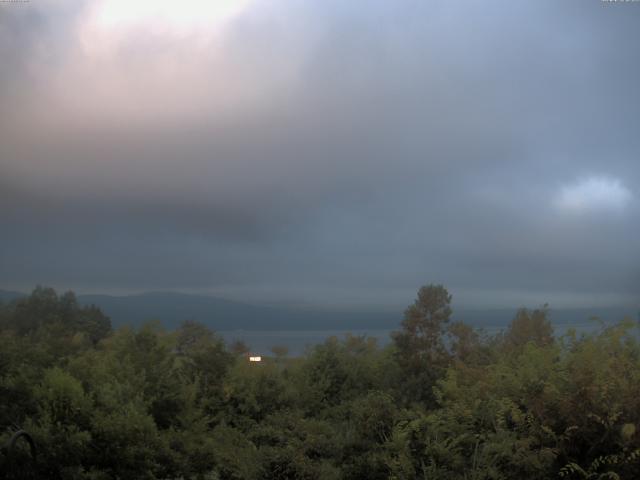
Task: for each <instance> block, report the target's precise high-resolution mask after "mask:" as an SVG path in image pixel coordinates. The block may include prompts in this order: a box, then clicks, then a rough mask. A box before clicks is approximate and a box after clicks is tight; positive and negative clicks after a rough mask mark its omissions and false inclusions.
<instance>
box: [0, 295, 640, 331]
mask: <svg viewBox="0 0 640 480" xmlns="http://www.w3.org/2000/svg"><path fill="white" fill-rule="evenodd" d="M24 295H26V294H25V293H21V292H15V291H8V290H0V301H4V302H8V301H11V300H14V299H16V298H19V297H21V296H24ZM78 301H79V302H80V303H81V304H84V305H90V304H94V305H97V306H98V307H100V309H101V310H102V311H103V312H104V313H105V314H106V315H108V316H109V317H110V318H111V321H112V323H113V325H114V326H116V327H117V326H121V325H126V324H129V325H140V324H141V323H143V322H145V321H148V320H158V321H160V322H161V323H162V324H163V325H164V326H165V327H167V328H175V327H176V326H177V325H179V324H180V322H182V321H184V320H197V321H199V322H202V323H204V324H206V325H207V326H209V327H210V328H212V329H214V330H218V331H222V330H269V331H276V330H376V329H380V330H384V329H395V328H397V327H398V325H399V323H400V321H401V319H402V313H403V312H402V310H398V311H394V310H391V309H385V310H375V309H366V308H361V309H353V308H351V309H346V308H343V309H338V308H335V309H327V308H320V307H313V306H306V307H301V306H287V305H281V306H272V305H260V304H253V303H243V302H238V301H231V300H226V299H222V298H217V297H211V296H206V295H194V294H185V293H176V292H147V293H142V294H136V295H122V296H116V295H101V294H87V295H78ZM518 307H519V306H514V307H513V308H501V309H495V308H494V309H478V308H476V309H471V308H456V307H455V304H454V308H453V316H452V318H453V320H463V321H464V322H466V323H469V324H471V325H474V326H477V327H500V326H506V325H507V323H508V322H509V321H510V320H511V319H512V318H513V316H514V314H515V312H516V310H517V308H518ZM534 307H535V306H534ZM637 315H638V312H635V311H634V310H633V309H632V308H625V307H617V306H612V307H598V308H562V309H553V308H552V310H551V320H552V322H553V323H554V324H558V325H560V324H562V325H567V324H583V323H585V322H587V321H588V320H589V319H590V318H591V317H594V316H595V317H599V318H600V319H602V320H603V321H605V322H616V321H619V320H622V319H623V318H624V317H632V318H637Z"/></svg>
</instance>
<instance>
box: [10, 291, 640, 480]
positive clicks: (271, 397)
mask: <svg viewBox="0 0 640 480" xmlns="http://www.w3.org/2000/svg"><path fill="white" fill-rule="evenodd" d="M451 301H452V298H451V295H450V294H449V293H448V291H447V289H446V288H444V287H443V286H441V285H427V286H424V287H422V288H421V289H420V290H419V291H418V294H417V298H416V300H415V302H414V303H413V304H412V305H410V306H409V307H408V308H407V309H406V311H405V312H404V318H403V320H402V322H401V324H400V326H399V329H398V330H397V331H396V332H394V333H393V334H392V342H390V343H389V344H388V345H387V346H385V347H380V346H379V345H378V344H377V343H376V340H375V339H374V338H370V337H363V336H353V335H346V336H345V337H344V338H335V337H332V338H329V339H327V340H326V341H325V342H324V343H322V344H319V345H316V346H314V347H312V348H311V349H310V350H309V351H308V352H307V353H306V354H305V355H303V356H300V357H294V358H289V357H288V356H287V352H286V349H275V352H276V353H277V354H276V355H274V356H273V357H269V358H265V359H264V361H263V362H261V363H250V362H248V359H247V357H246V355H245V354H244V353H243V352H244V351H245V350H246V348H241V347H242V345H234V346H229V345H226V344H225V342H224V341H223V339H222V338H221V337H220V336H218V335H217V334H216V333H215V332H213V331H211V330H210V329H209V328H207V327H206V326H204V325H202V324H200V323H197V322H193V321H187V322H184V323H183V324H182V325H181V326H180V328H178V329H177V330H175V331H165V330H164V329H163V328H162V327H161V326H160V325H159V324H158V323H152V322H151V323H147V324H145V325H144V326H142V327H140V328H137V329H134V328H129V327H123V328H119V329H117V330H114V329H112V327H111V324H110V321H109V319H108V317H106V316H105V315H104V314H103V313H102V312H101V311H100V310H99V309H98V308H96V307H86V306H81V305H79V304H78V302H77V300H76V297H75V295H74V294H73V293H71V292H68V293H64V294H62V295H58V294H57V293H56V292H55V291H54V290H52V289H50V288H43V287H38V288H36V289H35V290H34V291H33V292H32V293H31V295H30V296H28V297H25V298H22V299H18V300H15V301H13V302H10V303H8V304H4V305H0V428H2V432H1V433H0V446H2V450H1V451H0V473H1V474H2V475H4V477H5V478H46V479H93V480H99V479H194V480H195V479H211V480H213V479H225V480H226V479H229V480H232V479H234V480H235V479H238V480H240V479H247V480H249V479H256V480H257V479H283V480H284V479H309V480H311V479H372V480H376V479H397V480H400V479H407V480H409V479H445V480H447V479H452V480H453V479H456V480H457V479H460V480H462V479H465V480H466V479H469V480H471V479H549V478H566V479H601V478H611V479H633V478H639V477H640V432H639V430H638V427H639V422H640V368H639V367H640V346H639V345H638V341H637V338H638V335H637V333H638V325H637V323H636V322H634V321H632V320H631V319H626V320H622V321H621V322H620V323H618V324H616V325H614V326H607V327H605V326H604V325H603V326H602V327H601V328H600V329H599V330H598V331H596V332H593V333H589V334H580V335H578V334H577V333H576V332H575V331H569V333H568V334H566V335H564V336H562V337H560V338H557V337H555V336H554V334H553V328H552V324H551V322H550V313H549V310H548V308H547V307H546V306H544V307H541V308H539V309H535V310H527V309H521V310H519V311H518V312H517V313H516V315H515V317H514V319H513V321H512V322H511V324H510V325H509V326H508V327H507V328H506V329H505V330H504V331H503V332H501V333H500V334H497V335H492V336H489V335H487V334H485V333H483V332H482V331H480V330H476V329H474V328H473V327H472V326H470V325H467V324H464V323H461V322H451V321H450V317H451V312H452V309H451ZM20 432H25V433H26V434H28V438H29V439H32V440H33V446H34V447H35V448H34V449H32V446H31V445H30V443H29V442H28V441H24V440H21V439H20V438H18V437H19V436H20V435H19V434H20ZM26 438H27V437H26V436H25V439H26Z"/></svg>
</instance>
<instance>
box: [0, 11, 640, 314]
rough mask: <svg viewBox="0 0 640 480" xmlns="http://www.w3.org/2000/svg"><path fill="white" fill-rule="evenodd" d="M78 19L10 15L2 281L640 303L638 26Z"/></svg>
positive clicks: (515, 15)
mask: <svg viewBox="0 0 640 480" xmlns="http://www.w3.org/2000/svg"><path fill="white" fill-rule="evenodd" d="M33 3H37V2H33ZM95 5H97V4H96V3H95V2H86V3H79V2H76V3H68V4H66V5H65V7H64V8H61V7H60V6H59V5H58V4H57V3H42V4H39V5H37V6H33V7H31V6H28V7H22V6H21V7H20V8H21V9H22V10H18V7H15V8H14V7H12V6H2V9H3V11H2V12H1V15H0V38H2V39H3V40H4V39H7V38H12V41H11V42H9V45H10V47H7V45H8V44H7V43H6V42H5V43H3V45H4V46H3V47H2V50H1V51H0V52H1V55H2V58H3V63H4V65H8V66H9V67H10V68H7V69H3V71H2V73H0V78H2V79H3V82H5V81H6V82H5V83H3V87H0V106H2V108H3V110H4V111H3V115H2V120H0V123H1V124H2V126H3V128H2V130H1V131H0V172H1V174H2V176H1V177H0V187H2V189H1V192H0V199H1V201H2V205H3V207H2V211H1V213H0V216H1V220H2V224H3V239H2V240H1V243H0V246H1V247H2V248H1V250H0V262H1V265H2V269H0V271H1V272H2V273H1V275H2V276H1V277H0V282H2V284H3V285H5V286H7V287H25V286H30V285H32V284H34V283H49V284H54V285H59V286H63V287H73V288H76V289H79V290H83V289H85V290H94V291H95V290H101V289H102V290H144V289H156V288H177V289H192V290H200V291H215V292H223V293H227V294H230V295H236V296H247V297H252V298H261V299H267V300H268V299H293V298H295V297H297V298H302V299H303V300H308V301H314V302H322V303H331V302H378V303H386V304H396V303H397V304H402V303H406V301H408V300H409V299H410V298H411V296H412V295H413V291H414V290H415V289H416V288H417V287H418V286H419V285H421V284H423V283H426V282H432V281H434V282H443V283H446V284H447V285H449V286H450V287H451V289H452V290H453V291H454V293H455V294H456V295H457V298H458V299H459V301H461V302H465V301H466V302H467V303H473V302H477V301H479V300H478V299H482V300H483V301H484V302H486V303H493V304H512V303H519V302H530V301H533V302H536V303H541V302H544V301H551V302H557V303H563V302H564V303H570V302H574V303H575V302H577V303H580V302H582V303H590V302H591V303H599V302H600V303H602V302H633V301H636V302H637V298H638V297H637V295H638V293H639V282H638V278H639V277H638V275H640V267H639V260H640V258H639V253H640V252H639V251H638V250H639V249H638V246H637V245H638V242H637V240H636V239H637V238H638V237H639V236H640V228H639V227H638V226H637V225H638V223H637V222H635V221H634V219H637V218H638V213H640V208H639V204H638V196H639V195H640V191H639V189H638V187H637V185H638V184H639V181H640V167H639V165H640V164H639V163H638V154H639V153H640V132H638V128H639V127H638V125H639V124H638V122H637V117H638V113H639V112H640V97H639V92H638V88H637V85H638V77H639V75H640V65H639V62H638V60H637V47H636V46H637V45H638V41H639V40H640V38H639V37H640V33H639V31H638V29H637V25H638V21H640V7H637V6H636V5H634V4H619V5H613V4H611V5H609V4H604V3H602V2H598V1H593V2H585V1H579V2H578V1H574V2H562V3H558V2H527V3H524V2H521V3H517V4H516V3H515V2H512V3H509V4H506V3H504V2H453V3H452V2H412V1H405V2H392V3H390V2H367V3H366V6H363V5H360V4H357V3H356V2H338V1H336V2H331V1H326V2H314V3H310V2H294V1H291V2H271V3H268V4H266V3H261V2H255V3H252V4H249V5H248V6H247V7H246V8H245V10H244V11H243V12H242V13H241V14H239V16H238V17H236V18H234V19H233V20H232V21H230V22H229V23H228V24H226V25H225V26H224V28H221V31H220V32H219V33H218V34H217V35H216V36H215V37H210V36H209V32H205V33H203V32H201V31H197V32H194V33H193V35H191V36H189V35H187V36H186V37H185V35H182V36H177V37H172V36H170V35H169V36H162V35H161V36H157V35H156V34H155V33H148V32H145V31H143V30H136V31H134V32H128V31H125V32H122V31H118V32H110V31H106V33H105V31H104V30H101V26H100V25H99V24H96V22H95V18H94V17H92V12H93V10H92V8H94V7H95ZM10 8H11V10H10ZM96 25H97V26H96ZM9 106H11V107H12V108H9ZM634 298H635V300H634Z"/></svg>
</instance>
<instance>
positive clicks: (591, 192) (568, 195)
mask: <svg viewBox="0 0 640 480" xmlns="http://www.w3.org/2000/svg"><path fill="white" fill-rule="evenodd" d="M631 199H632V194H631V192H630V191H629V189H627V188H626V187H625V186H624V185H623V184H622V183H621V182H620V180H617V179H614V178H608V177H589V178H585V179H582V180H579V181H578V182H576V183H573V184H570V185H566V186H564V187H563V188H562V189H561V191H560V194H559V195H558V198H557V201H556V203H557V205H558V207H560V208H562V209H563V210H571V211H577V212H582V211H592V210H621V209H623V208H624V207H625V206H626V205H627V204H628V203H629V202H630V201H631Z"/></svg>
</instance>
